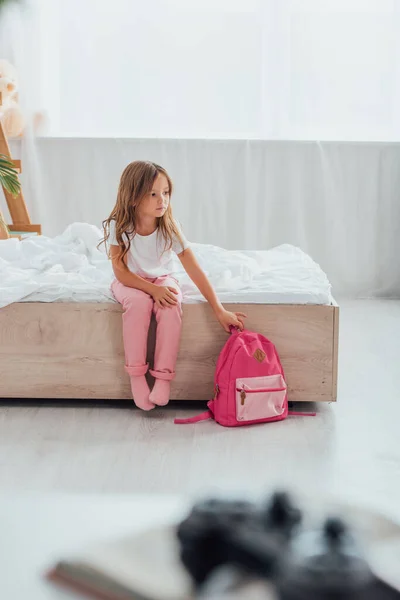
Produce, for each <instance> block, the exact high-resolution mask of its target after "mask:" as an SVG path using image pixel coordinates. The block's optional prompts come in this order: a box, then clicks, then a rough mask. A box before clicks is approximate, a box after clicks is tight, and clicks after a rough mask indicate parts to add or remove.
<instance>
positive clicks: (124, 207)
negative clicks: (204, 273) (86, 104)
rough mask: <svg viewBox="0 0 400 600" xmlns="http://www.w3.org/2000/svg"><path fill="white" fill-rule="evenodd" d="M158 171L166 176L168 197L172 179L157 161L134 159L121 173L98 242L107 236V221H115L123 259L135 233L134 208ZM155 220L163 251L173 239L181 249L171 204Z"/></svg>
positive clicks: (147, 191)
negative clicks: (163, 244) (163, 245)
mask: <svg viewBox="0 0 400 600" xmlns="http://www.w3.org/2000/svg"><path fill="white" fill-rule="evenodd" d="M160 173H161V174H162V175H165V177H166V178H167V181H168V186H169V194H170V198H171V194H172V188H173V186H172V181H171V178H170V176H169V175H168V173H167V171H166V170H165V169H163V167H160V165H157V164H155V163H153V162H147V161H146V162H144V161H141V160H137V161H135V162H132V163H130V164H129V165H128V166H127V167H126V168H125V170H124V172H123V173H122V176H121V180H120V182H119V187H118V195H117V201H116V203H115V206H114V208H113V210H112V211H111V214H110V216H109V217H108V219H105V220H104V221H103V229H104V238H103V240H102V241H101V242H100V244H99V245H101V244H103V243H107V240H108V238H109V237H110V223H111V221H115V236H116V240H117V243H118V245H119V248H120V255H119V258H120V259H121V260H122V261H123V262H124V263H125V260H124V259H125V257H126V255H127V253H128V252H129V249H130V247H131V238H132V236H134V235H135V233H136V223H137V210H138V208H139V206H140V204H141V202H142V201H143V200H144V198H145V197H146V195H147V194H148V193H150V192H151V190H152V188H153V183H154V181H155V180H156V179H157V177H158V175H159V174H160ZM157 222H158V223H157V227H158V231H159V232H160V233H161V235H162V237H163V239H164V241H165V247H164V252H165V251H166V250H170V249H171V248H172V244H173V242H174V241H175V240H178V241H179V243H180V244H181V245H182V250H183V249H184V248H183V240H182V236H181V234H180V232H179V230H178V228H177V226H176V223H175V221H174V219H173V216H172V208H171V204H169V205H168V208H167V210H166V211H165V214H164V215H163V216H162V217H159V218H158V219H157Z"/></svg>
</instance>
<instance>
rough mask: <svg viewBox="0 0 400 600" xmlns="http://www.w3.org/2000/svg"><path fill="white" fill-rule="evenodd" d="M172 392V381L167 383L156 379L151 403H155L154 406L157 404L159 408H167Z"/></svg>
mask: <svg viewBox="0 0 400 600" xmlns="http://www.w3.org/2000/svg"><path fill="white" fill-rule="evenodd" d="M170 391H171V382H170V381H165V379H156V382H155V384H154V387H153V391H152V392H151V394H150V402H154V404H157V406H166V405H167V404H168V402H169V394H170Z"/></svg>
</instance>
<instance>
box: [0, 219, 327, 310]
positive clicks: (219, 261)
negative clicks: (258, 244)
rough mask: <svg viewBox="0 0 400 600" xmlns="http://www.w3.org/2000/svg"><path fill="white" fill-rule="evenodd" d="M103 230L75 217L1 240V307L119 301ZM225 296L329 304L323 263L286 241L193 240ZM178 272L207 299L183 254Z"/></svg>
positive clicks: (187, 294) (191, 290)
mask: <svg viewBox="0 0 400 600" xmlns="http://www.w3.org/2000/svg"><path fill="white" fill-rule="evenodd" d="M100 238H101V232H100V230H99V229H98V228H97V227H95V226H94V225H90V224H87V223H73V224H72V225H70V226H69V227H67V229H66V230H65V231H64V232H63V233H62V234H61V235H59V236H57V237H55V238H48V237H45V236H39V237H30V238H27V239H24V240H22V241H19V240H17V239H9V240H1V241H0V308H1V307H4V306H7V305H8V304H11V303H13V302H115V300H114V298H113V295H112V292H111V290H110V285H111V282H112V279H113V272H112V268H111V263H110V261H109V260H108V258H107V256H106V254H105V251H104V247H101V248H100V249H98V248H97V245H98V242H99V239H100ZM192 249H193V251H194V252H195V254H196V256H197V258H198V260H199V262H200V265H201V266H202V268H203V269H204V271H205V272H206V273H207V276H208V277H209V279H210V281H211V283H212V284H213V286H214V288H215V290H216V292H217V294H218V296H219V298H220V299H221V301H222V302H231V303H250V304H251V303H257V304H332V303H333V298H332V295H331V285H330V283H329V281H328V278H327V276H326V275H325V273H324V272H323V270H322V269H321V267H320V266H319V265H318V264H317V263H315V262H314V261H313V260H312V259H311V258H310V256H308V255H307V254H305V253H304V252H303V251H302V250H300V249H299V248H296V247H294V246H291V245H289V244H284V245H281V246H278V247H276V248H272V249H271V250H265V251H239V250H235V251H232V250H225V249H223V248H218V247H216V246H210V245H204V244H192ZM174 275H175V277H176V278H177V279H178V280H179V283H180V285H181V287H182V291H183V298H184V302H185V303H195V302H202V301H204V299H203V298H202V296H201V295H200V293H199V292H198V290H197V288H196V287H195V286H194V284H193V283H192V282H191V280H190V279H189V277H188V276H187V275H186V273H185V271H184V270H183V269H182V266H181V264H180V262H179V260H178V259H176V262H175V272H174Z"/></svg>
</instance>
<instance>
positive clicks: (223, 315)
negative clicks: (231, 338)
mask: <svg viewBox="0 0 400 600" xmlns="http://www.w3.org/2000/svg"><path fill="white" fill-rule="evenodd" d="M178 258H179V260H180V261H181V263H182V266H183V268H184V269H185V271H186V273H187V274H188V275H189V277H190V279H191V280H192V281H193V283H194V284H195V286H196V287H197V288H198V289H199V291H200V292H201V293H202V294H203V296H204V298H205V299H206V300H207V301H208V303H209V304H210V306H211V308H212V309H213V311H214V313H215V316H216V317H217V319H218V321H219V322H220V323H221V325H222V327H223V328H224V329H225V331H227V332H228V333H229V327H230V326H231V325H232V326H233V327H239V329H240V330H241V331H242V330H243V328H244V323H243V319H245V318H246V316H247V315H245V314H243V313H241V312H235V313H232V312H229V311H228V310H225V308H224V307H223V306H222V304H221V302H220V301H219V300H218V297H217V294H216V293H215V291H214V288H213V287H212V285H211V283H210V282H209V281H208V278H207V275H206V274H205V273H204V271H203V270H202V268H201V267H200V265H199V263H198V262H197V259H196V257H195V255H194V254H193V251H192V250H191V249H190V248H188V249H187V250H185V251H184V252H182V253H181V254H179V255H178Z"/></svg>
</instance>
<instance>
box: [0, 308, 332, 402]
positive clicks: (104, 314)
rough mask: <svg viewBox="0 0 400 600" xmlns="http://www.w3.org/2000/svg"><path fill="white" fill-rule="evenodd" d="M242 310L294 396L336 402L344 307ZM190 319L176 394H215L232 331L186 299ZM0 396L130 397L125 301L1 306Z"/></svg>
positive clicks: (203, 397) (194, 396) (183, 397)
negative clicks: (267, 343)
mask: <svg viewBox="0 0 400 600" xmlns="http://www.w3.org/2000/svg"><path fill="white" fill-rule="evenodd" d="M238 306H239V305H237V304H235V305H226V308H227V309H228V310H238ZM240 310H241V311H243V312H245V313H246V314H247V315H248V319H247V327H248V329H252V330H254V331H257V332H259V333H262V334H264V335H266V336H267V337H268V338H270V339H271V340H272V341H273V342H274V343H275V344H276V346H277V348H278V351H279V353H280V356H281V360H282V364H283V368H284V370H285V373H286V378H287V382H288V388H289V400H293V401H335V400H336V390H337V358H338V322H339V309H338V307H336V306H314V305H306V306H304V305H265V304H241V305H240ZM183 322H184V326H183V332H182V341H181V347H180V353H179V358H178V365H177V376H176V379H175V381H174V382H173V388H172V398H174V399H177V400H209V399H210V398H211V396H212V392H213V376H214V369H215V364H216V360H217V358H218V354H219V352H220V350H221V348H222V346H223V344H224V343H225V341H226V339H227V334H226V333H225V332H224V331H223V330H222V329H221V327H220V325H219V324H218V323H217V322H216V320H215V318H214V317H213V315H212V314H211V311H210V308H209V306H208V305H207V304H186V305H184V321H183ZM152 329H153V330H151V333H150V343H149V355H151V352H152V347H153V346H154V326H153V327H152ZM0 398H43V399H44V398H59V399H68V398H75V399H78V398H79V399H130V398H131V391H130V385H129V379H128V376H127V375H126V374H125V371H124V351H123V345H122V319H121V308H120V306H119V305H117V304H111V303H110V304H92V303H49V304H47V303H36V302H33V303H23V302H21V303H16V304H12V305H10V306H7V307H5V308H2V309H1V310H0Z"/></svg>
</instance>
